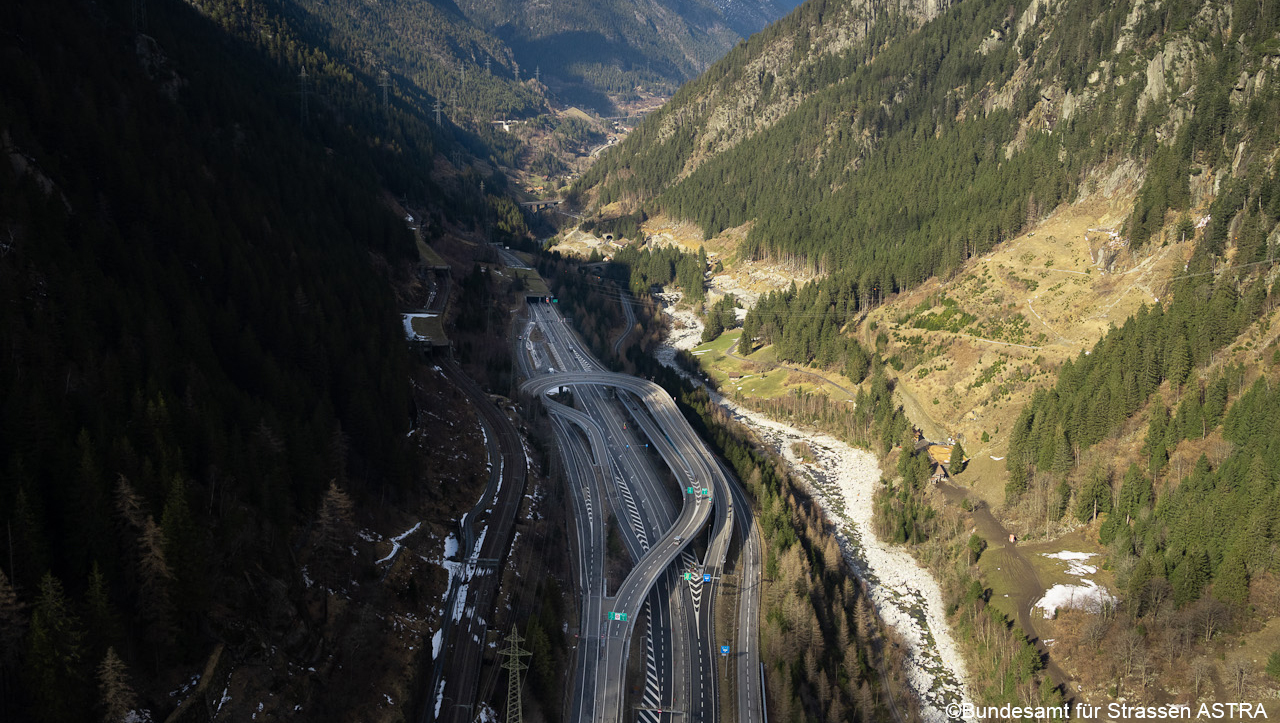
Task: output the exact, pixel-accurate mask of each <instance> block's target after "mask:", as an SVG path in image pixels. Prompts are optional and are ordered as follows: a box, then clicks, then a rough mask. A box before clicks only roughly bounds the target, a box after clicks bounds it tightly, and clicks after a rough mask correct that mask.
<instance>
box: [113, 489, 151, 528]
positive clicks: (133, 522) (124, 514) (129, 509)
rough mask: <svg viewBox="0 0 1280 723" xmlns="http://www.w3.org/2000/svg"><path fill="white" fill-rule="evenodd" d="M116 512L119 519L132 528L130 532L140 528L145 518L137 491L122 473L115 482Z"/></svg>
mask: <svg viewBox="0 0 1280 723" xmlns="http://www.w3.org/2000/svg"><path fill="white" fill-rule="evenodd" d="M116 512H117V513H118V514H119V515H120V519H121V520H123V521H124V522H125V523H126V524H127V525H128V526H129V527H130V528H132V532H137V531H140V530H141V529H142V525H143V522H144V519H145V518H144V517H143V513H142V502H141V501H140V499H139V497H138V493H137V492H135V491H134V489H133V485H131V484H129V480H128V479H126V478H125V476H124V475H120V479H119V481H118V482H116ZM131 534H132V533H131Z"/></svg>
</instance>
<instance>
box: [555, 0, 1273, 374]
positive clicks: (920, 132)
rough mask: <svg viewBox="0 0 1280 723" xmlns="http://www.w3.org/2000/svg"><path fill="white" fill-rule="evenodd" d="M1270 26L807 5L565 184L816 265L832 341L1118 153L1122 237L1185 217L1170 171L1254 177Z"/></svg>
mask: <svg viewBox="0 0 1280 723" xmlns="http://www.w3.org/2000/svg"><path fill="white" fill-rule="evenodd" d="M1275 16H1276V10H1275V9H1274V8H1272V7H1270V6H1266V5H1258V4H1253V3H1247V2H1243V1H1242V2H1239V3H1235V4H1233V5H1224V4H1220V3H1206V2H1198V1H1195V0H1184V1H1182V2H1171V3H1162V4H1160V5H1152V4H1146V3H1129V2H1120V3H1101V2H1096V1H1094V0H1063V1H1062V2H1057V3H1053V4H1052V5H1045V4H1043V3H1041V2H1039V1H1038V0H1037V1H1036V2H1020V3H1014V4H1012V5H1010V4H1007V3H996V2H989V1H988V0H965V1H964V2H958V3H954V4H952V5H951V6H950V7H947V8H940V7H938V6H936V5H934V4H932V3H927V4H926V3H919V4H915V5H911V4H908V5H905V6H899V5H893V6H888V5H884V4H881V3H865V2H861V1H860V0H859V1H854V0H827V1H822V0H813V1H812V2H808V3H806V4H804V5H803V6H801V7H800V8H799V9H797V11H796V12H795V13H793V14H792V15H790V16H788V17H787V18H786V19H784V20H782V21H780V22H778V23H775V24H774V25H773V26H771V27H770V28H768V29H767V30H765V31H764V32H762V33H760V34H758V35H756V36H754V37H753V38H751V40H750V41H748V42H747V43H745V44H742V45H740V46H738V47H737V48H735V49H734V50H733V51H732V52H731V53H729V55H728V56H726V57H725V58H724V59H723V60H721V61H720V62H718V63H717V64H715V65H714V66H713V67H712V68H711V69H710V70H709V71H708V72H707V73H706V74H704V75H703V76H702V77H701V78H699V79H698V80H697V81H695V82H693V83H690V84H688V85H686V86H685V87H684V88H682V89H681V91H680V92H679V93H678V94H677V95H676V96H675V98H674V99H673V100H672V101H671V102H670V103H668V104H667V106H665V107H664V108H663V109H662V110H661V111H659V112H656V113H654V114H653V115H651V116H650V117H649V118H648V119H646V121H645V123H644V124H642V125H641V127H640V128H639V129H638V130H637V131H636V132H635V133H633V134H631V136H630V137H628V138H627V140H626V141H625V142H624V143H623V144H621V145H620V146H619V147H618V148H616V149H612V150H611V151H610V152H609V153H607V154H606V155H605V156H604V158H603V159H602V160H601V162H600V163H598V164H597V165H596V166H595V167H594V168H593V169H592V170H591V171H590V172H589V173H588V174H586V175H584V177H583V178H582V179H581V181H580V182H579V183H578V184H577V185H576V186H575V190H576V191H577V192H578V193H580V194H585V195H584V196H583V197H584V198H585V199H586V200H587V201H591V202H594V203H595V204H596V205H597V206H600V207H607V208H608V209H609V213H617V212H618V210H621V211H628V210H631V209H635V208H639V209H642V210H644V211H645V212H646V213H648V214H649V215H653V214H655V213H665V214H666V215H667V216H670V217H674V218H676V219H687V220H692V221H695V222H697V223H698V224H699V225H700V226H701V227H702V229H703V231H704V233H705V234H706V235H708V236H710V235H714V234H718V233H720V232H721V231H724V230H725V229H729V228H733V227H738V226H743V225H746V227H747V228H748V231H747V233H746V239H745V242H743V243H742V244H741V245H740V246H739V248H738V256H739V258H740V259H743V260H761V259H775V260H776V259H784V260H787V261H789V262H792V263H800V264H804V265H807V266H808V267H809V268H811V269H813V270H815V271H817V272H819V273H820V274H822V275H825V276H826V279H825V280H824V281H823V282H822V283H821V284H819V288H820V289H821V291H819V288H815V289H812V290H810V291H808V292H805V293H806V294H807V295H806V297H805V298H806V299H807V301H805V303H804V304H803V305H804V307H805V308H804V311H805V313H806V314H809V315H811V316H813V315H819V316H823V317H825V318H823V319H821V320H820V323H821V324H823V325H826V326H829V327H830V328H832V329H838V328H840V327H842V326H843V325H844V324H845V323H846V322H848V321H849V320H851V319H852V318H854V315H855V314H857V313H858V312H859V311H861V310H864V309H866V308H868V307H869V305H874V304H876V303H878V302H879V301H880V300H882V299H884V298H885V297H887V296H889V295H890V294H893V293H895V292H897V291H900V290H903V289H908V288H912V287H914V286H916V285H918V284H920V283H921V282H922V281H924V280H925V279H927V278H929V277H931V276H935V275H936V276H942V277H946V276H947V275H949V274H950V273H952V272H954V271H955V270H957V269H959V268H960V265H961V264H962V263H964V261H965V260H966V259H968V258H971V257H974V256H977V255H981V254H984V253H986V252H987V251H989V250H991V249H992V248H993V247H994V246H995V245H996V244H997V243H999V242H1000V241H1002V240H1005V239H1008V238H1012V237H1013V236H1014V235H1016V234H1017V233H1019V232H1020V231H1021V230H1023V229H1024V228H1027V227H1028V225H1029V224H1031V223H1033V222H1035V221H1036V220H1037V219H1040V218H1042V217H1043V216H1045V215H1046V214H1047V213H1048V212H1049V211H1051V210H1052V209H1054V208H1056V207H1058V206H1059V204H1062V203H1064V202H1067V201H1071V200H1073V199H1075V198H1077V197H1078V196H1079V194H1080V193H1081V190H1082V184H1083V183H1084V181H1085V180H1086V179H1087V178H1089V177H1091V176H1090V174H1095V176H1094V177H1096V174H1098V173H1105V172H1107V171H1109V170H1113V169H1115V168H1119V167H1120V165H1119V164H1121V163H1123V162H1133V163H1134V165H1133V166H1132V167H1130V166H1126V167H1125V168H1132V169H1134V170H1132V171H1130V172H1131V173H1132V174H1133V178H1134V180H1135V181H1137V182H1141V181H1142V179H1144V178H1145V179H1146V185H1145V186H1144V187H1143V191H1142V193H1141V196H1140V198H1139V200H1138V204H1137V209H1136V213H1135V214H1134V215H1133V218H1132V220H1131V221H1130V224H1129V234H1128V237H1129V239H1130V241H1131V242H1133V243H1134V244H1137V245H1141V244H1142V243H1144V242H1145V241H1146V240H1147V239H1148V238H1149V237H1150V236H1151V234H1152V233H1153V231H1156V230H1158V229H1160V228H1162V227H1163V225H1164V223H1165V222H1166V219H1165V216H1164V214H1165V212H1166V211H1167V210H1170V209H1173V210H1185V209H1186V208H1187V206H1188V204H1189V203H1190V193H1189V190H1188V184H1189V181H1190V178H1189V177H1191V176H1192V175H1200V174H1204V173H1210V174H1215V175H1214V176H1212V177H1213V178H1214V179H1215V181H1214V189H1213V192H1214V193H1216V192H1217V190H1218V189H1217V185H1218V183H1219V176H1220V175H1222V174H1235V175H1241V176H1243V175H1245V174H1248V173H1254V174H1257V173H1270V172H1271V165H1270V163H1269V158H1270V156H1269V155H1268V154H1269V153H1270V152H1271V150H1273V149H1274V148H1275V132H1276V131H1275V128H1274V124H1270V123H1267V122H1265V119H1267V118H1270V117H1274V116H1275V112H1276V109H1277V90H1276V85H1275V83H1274V82H1272V79H1271V75H1272V74H1274V72H1275V69H1276V64H1277V60H1278V59H1277V57H1276V55H1275V53H1276V49H1277V39H1276V28H1277V23H1276V17H1275ZM1242 144H1243V145H1242ZM1250 163H1253V164H1254V166H1255V168H1256V170H1252V171H1251V170H1250V167H1249V164H1250ZM1242 164H1243V165H1242ZM1224 182H1225V181H1224ZM1229 188H1230V186H1229V185H1228V190H1229ZM1236 201H1239V202H1240V203H1243V200H1242V199H1241V198H1235V197H1234V196H1233V197H1230V198H1224V199H1223V201H1221V202H1219V203H1235V202H1236ZM615 203H616V204H618V206H611V205H609V204H615ZM1255 215H1256V214H1255ZM1210 231H1211V233H1212V234H1214V235H1215V237H1217V238H1219V239H1221V238H1225V236H1224V234H1225V227H1218V226H1215V227H1214V228H1213V229H1210ZM1264 231H1265V229H1264ZM1254 236H1256V233H1255V234H1254ZM1248 243H1249V253H1256V251H1257V249H1259V248H1260V246H1259V245H1258V243H1257V242H1256V240H1254V241H1249V242H1248ZM818 294H821V295H822V298H823V299H825V301H824V302H823V303H822V304H820V307H821V308H817V309H815V308H812V307H811V304H810V302H814V301H815V300H817V295H818ZM790 297H791V295H789V294H783V295H781V296H780V297H779V298H775V299H773V300H771V302H770V306H769V312H770V314H778V313H785V312H786V310H787V309H789V308H790V307H791V305H792V304H791V302H790V301H789V299H790ZM797 308H798V307H797ZM792 310H793V311H794V310H795V309H792ZM765 318H766V316H765V315H762V314H756V315H755V321H754V322H753V321H752V319H751V318H749V319H748V325H749V326H752V325H753V331H755V330H756V329H759V328H760V327H761V326H762V320H764V319H765ZM815 323H819V322H815ZM764 340H765V341H766V342H772V341H775V340H776V338H774V337H771V336H769V335H767V334H766V337H765V339H764ZM814 351H815V350H813V349H805V348H802V349H800V350H798V351H796V352H795V353H793V354H790V355H788V357H789V358H792V359H794V360H797V361H811V360H813V358H814ZM839 352H840V350H837V353H839Z"/></svg>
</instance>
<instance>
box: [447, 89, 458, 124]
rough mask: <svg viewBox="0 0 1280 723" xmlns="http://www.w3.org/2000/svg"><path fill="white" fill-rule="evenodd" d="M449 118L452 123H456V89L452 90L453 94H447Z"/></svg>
mask: <svg viewBox="0 0 1280 723" xmlns="http://www.w3.org/2000/svg"><path fill="white" fill-rule="evenodd" d="M449 117H450V118H452V119H453V122H454V123H457V122H458V89H457V88H454V89H453V92H451V93H449Z"/></svg>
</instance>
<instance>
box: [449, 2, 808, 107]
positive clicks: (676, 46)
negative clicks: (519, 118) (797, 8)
mask: <svg viewBox="0 0 1280 723" xmlns="http://www.w3.org/2000/svg"><path fill="white" fill-rule="evenodd" d="M458 7H460V8H461V9H462V11H463V12H464V13H466V15H467V17H469V18H470V19H471V20H472V21H473V22H474V23H476V24H477V25H478V26H479V27H481V28H483V29H485V30H487V31H490V32H492V33H494V34H495V35H497V36H498V37H500V38H502V39H503V41H505V42H506V43H507V44H508V45H510V46H511V48H512V50H513V51H514V53H515V56H516V60H517V61H518V62H519V63H520V64H521V65H522V66H523V77H526V78H527V77H530V76H531V75H532V74H533V73H534V71H535V70H536V69H537V68H541V71H542V73H543V74H544V75H546V76H549V82H552V83H554V84H573V85H576V86H580V87H582V88H585V89H589V90H592V91H595V92H597V93H610V94H616V95H622V96H627V95H630V94H631V93H633V92H634V90H635V88H636V87H637V86H644V87H647V88H649V89H650V90H651V91H656V92H661V93H666V92H670V91H672V90H674V89H675V88H676V86H678V85H679V84H680V83H681V82H683V81H685V80H688V79H690V78H693V77H695V76H696V75H697V74H698V73H700V72H701V71H702V70H703V69H705V68H706V67H707V66H708V65H709V64H710V63H711V62H713V61H714V60H715V59H716V58H719V57H720V56H721V55H723V54H724V52H725V51H726V50H728V49H729V48H730V47H732V46H733V44H734V43H735V42H737V41H739V40H740V39H741V38H744V37H746V36H748V35H750V34H751V33H754V32H756V31H758V30H760V29H761V28H763V27H764V26H765V25H766V24H768V23H769V22H770V21H772V20H774V19H776V18H779V17H781V16H782V15H783V14H784V13H785V12H786V11H787V10H790V7H789V6H788V3H787V2H785V0H731V1H728V2H719V3H717V2H713V1H712V0H605V1H600V0H567V1H561V2H554V3H534V2H528V1H527V0H461V1H460V2H459V3H458ZM568 97H570V98H571V99H572V98H574V97H575V96H574V95H573V93H572V91H570V92H569V94H568ZM583 99H584V100H586V101H587V102H590V97H589V96H584V98H583ZM597 110H599V111H601V112H604V111H606V110H608V109H607V108H605V107H600V108H598V109H597Z"/></svg>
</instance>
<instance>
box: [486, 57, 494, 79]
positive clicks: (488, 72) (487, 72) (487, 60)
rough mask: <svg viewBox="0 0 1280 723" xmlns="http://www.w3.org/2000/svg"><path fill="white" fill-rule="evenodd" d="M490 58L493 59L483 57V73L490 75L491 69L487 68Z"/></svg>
mask: <svg viewBox="0 0 1280 723" xmlns="http://www.w3.org/2000/svg"><path fill="white" fill-rule="evenodd" d="M492 60H493V58H485V59H484V72H485V75H492V74H493V71H491V70H489V62H490V61H492Z"/></svg>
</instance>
